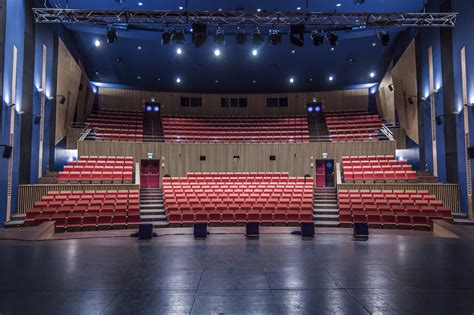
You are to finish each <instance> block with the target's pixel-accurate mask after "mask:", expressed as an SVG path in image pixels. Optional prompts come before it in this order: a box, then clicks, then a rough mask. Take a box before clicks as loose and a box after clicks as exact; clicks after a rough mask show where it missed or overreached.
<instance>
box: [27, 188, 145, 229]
mask: <svg viewBox="0 0 474 315" xmlns="http://www.w3.org/2000/svg"><path fill="white" fill-rule="evenodd" d="M47 221H56V231H57V232H63V231H72V230H81V229H82V230H95V229H111V228H125V227H136V226H137V225H138V224H139V222H140V194H139V191H138V190H130V191H128V190H95V191H94V190H88V191H50V192H48V194H47V195H46V196H44V197H43V198H42V199H41V201H39V202H36V203H35V205H34V207H33V209H30V210H27V211H26V220H25V225H26V226H34V225H39V224H41V223H42V222H47Z"/></svg>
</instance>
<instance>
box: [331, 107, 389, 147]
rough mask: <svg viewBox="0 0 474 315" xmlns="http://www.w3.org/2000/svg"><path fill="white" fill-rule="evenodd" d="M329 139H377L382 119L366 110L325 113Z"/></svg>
mask: <svg viewBox="0 0 474 315" xmlns="http://www.w3.org/2000/svg"><path fill="white" fill-rule="evenodd" d="M325 117H326V125H327V129H328V132H329V136H330V138H331V141H377V140H378V139H379V131H380V128H382V121H381V120H380V117H379V116H378V115H370V114H369V113H367V112H365V113H364V112H335V113H326V114H325Z"/></svg>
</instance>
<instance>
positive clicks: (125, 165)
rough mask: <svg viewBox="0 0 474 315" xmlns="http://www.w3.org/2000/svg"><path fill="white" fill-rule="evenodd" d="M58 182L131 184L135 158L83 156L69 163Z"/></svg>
mask: <svg viewBox="0 0 474 315" xmlns="http://www.w3.org/2000/svg"><path fill="white" fill-rule="evenodd" d="M58 180H59V183H60V184H67V183H69V184H91V183H92V184H110V183H114V184H131V183H132V182H133V157H131V156H82V157H81V158H80V159H79V160H78V161H77V162H68V165H67V166H65V167H64V170H63V171H62V172H59V177H58Z"/></svg>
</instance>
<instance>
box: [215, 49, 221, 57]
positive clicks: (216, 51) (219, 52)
mask: <svg viewBox="0 0 474 315" xmlns="http://www.w3.org/2000/svg"><path fill="white" fill-rule="evenodd" d="M214 55H216V56H217V57H219V56H220V55H221V51H220V49H215V50H214Z"/></svg>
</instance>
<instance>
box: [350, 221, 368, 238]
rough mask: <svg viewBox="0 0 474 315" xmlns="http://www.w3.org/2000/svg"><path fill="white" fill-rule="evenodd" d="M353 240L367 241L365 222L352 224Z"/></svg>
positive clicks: (366, 225)
mask: <svg viewBox="0 0 474 315" xmlns="http://www.w3.org/2000/svg"><path fill="white" fill-rule="evenodd" d="M353 235H354V238H355V239H356V240H367V239H369V225H368V224H367V222H354V234H353Z"/></svg>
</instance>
